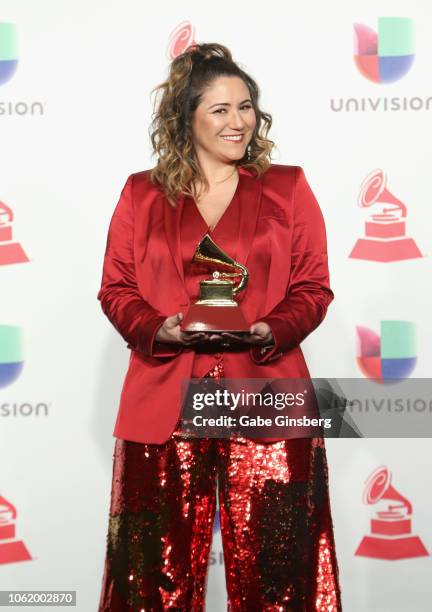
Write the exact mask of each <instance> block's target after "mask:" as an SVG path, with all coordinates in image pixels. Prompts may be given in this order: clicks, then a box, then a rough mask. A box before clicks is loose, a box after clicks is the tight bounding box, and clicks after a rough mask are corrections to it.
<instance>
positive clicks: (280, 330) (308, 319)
mask: <svg viewBox="0 0 432 612" xmlns="http://www.w3.org/2000/svg"><path fill="white" fill-rule="evenodd" d="M296 174H297V176H296V181H295V187H294V195H293V212H292V218H291V222H292V253H291V262H289V265H290V266H291V274H290V281H289V285H288V289H287V293H286V297H285V298H284V299H283V300H282V301H281V302H279V304H277V305H276V306H275V308H273V310H272V311H271V312H269V313H268V315H267V316H265V317H263V318H260V319H258V321H265V322H266V323H268V325H269V326H270V328H271V330H272V333H273V338H274V345H272V346H270V347H262V348H261V347H257V346H254V347H252V348H251V356H252V359H253V360H254V361H255V362H256V363H266V362H268V361H273V360H275V359H278V358H279V357H280V356H281V355H282V354H283V353H284V352H286V351H289V350H291V349H293V348H294V347H295V346H298V345H299V344H300V343H301V342H302V341H303V340H304V339H305V338H306V337H307V336H308V335H309V334H310V333H311V332H312V331H313V330H314V329H315V328H316V327H318V325H319V324H320V323H321V321H322V320H323V319H324V317H325V314H326V312H327V308H328V305H329V304H330V302H331V301H332V300H333V297H334V295H333V292H332V290H331V289H330V281H329V270H328V261H327V240H326V230H325V225H324V219H323V215H322V213H321V210H320V207H319V205H318V202H317V200H316V198H315V196H314V194H313V193H312V190H311V188H310V187H309V185H308V182H307V180H306V177H305V175H304V172H303V170H302V168H297V171H296Z"/></svg>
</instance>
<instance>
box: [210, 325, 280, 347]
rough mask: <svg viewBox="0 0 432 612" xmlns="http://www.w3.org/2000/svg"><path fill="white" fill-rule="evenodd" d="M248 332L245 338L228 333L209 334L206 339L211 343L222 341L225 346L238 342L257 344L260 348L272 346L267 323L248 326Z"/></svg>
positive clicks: (270, 333) (272, 342)
mask: <svg viewBox="0 0 432 612" xmlns="http://www.w3.org/2000/svg"><path fill="white" fill-rule="evenodd" d="M249 331H250V336H246V337H244V336H239V335H236V334H231V333H229V332H222V333H221V334H210V336H209V338H208V339H209V340H210V341H211V342H214V341H222V342H225V343H227V344H237V343H239V342H242V343H246V344H257V345H261V346H271V345H272V344H274V338H273V334H272V330H271V328H270V325H268V323H265V322H264V321H258V322H257V323H254V324H253V325H251V326H250V328H249Z"/></svg>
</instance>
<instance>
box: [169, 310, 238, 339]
mask: <svg viewBox="0 0 432 612" xmlns="http://www.w3.org/2000/svg"><path fill="white" fill-rule="evenodd" d="M180 329H181V330H182V331H183V332H186V333H194V334H195V333H197V332H214V333H223V332H230V333H233V334H244V335H249V325H248V324H247V321H246V319H245V318H244V316H243V313H242V311H241V309H240V308H239V307H238V306H235V307H233V306H204V305H202V304H193V305H192V306H191V307H190V309H189V311H188V312H187V314H186V316H185V318H184V319H183V321H182V324H181V326H180Z"/></svg>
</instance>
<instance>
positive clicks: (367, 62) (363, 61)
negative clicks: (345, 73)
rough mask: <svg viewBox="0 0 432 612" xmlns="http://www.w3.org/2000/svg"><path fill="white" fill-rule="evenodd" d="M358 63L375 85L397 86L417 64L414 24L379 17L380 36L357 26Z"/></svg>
mask: <svg viewBox="0 0 432 612" xmlns="http://www.w3.org/2000/svg"><path fill="white" fill-rule="evenodd" d="M354 61H355V64H356V66H357V68H358V70H359V72H360V73H361V74H362V75H363V76H364V77H366V78H367V79H369V81H372V82H373V83H393V82H394V81H398V80H399V79H401V78H402V77H403V76H405V74H406V73H407V72H408V71H409V70H410V68H411V66H412V64H413V62H414V21H413V19H408V18H406V17H379V19H378V32H376V31H375V30H373V29H372V28H370V27H369V26H366V25H363V24H361V23H355V24H354Z"/></svg>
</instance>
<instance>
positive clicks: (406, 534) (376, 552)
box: [355, 466, 429, 561]
mask: <svg viewBox="0 0 432 612" xmlns="http://www.w3.org/2000/svg"><path fill="white" fill-rule="evenodd" d="M390 483H391V473H390V471H389V470H388V469H387V468H386V467H385V466H381V467H379V468H377V469H376V470H375V471H374V472H372V474H371V475H370V476H369V478H368V479H367V481H366V485H365V489H364V493H363V501H364V503H365V504H378V503H380V502H382V500H390V503H386V502H383V503H381V504H380V505H379V506H378V510H377V511H376V513H375V517H374V518H372V519H371V535H367V536H364V538H363V539H362V541H361V542H360V545H359V547H358V548H357V550H356V552H355V554H356V555H357V556H359V557H373V558H374V559H387V560H391V561H394V560H396V559H410V558H412V557H428V556H429V553H428V551H427V550H426V548H425V547H424V546H423V543H422V541H421V540H420V538H419V536H416V535H412V532H411V515H412V511H413V508H412V505H411V503H410V502H409V501H408V500H407V499H406V497H403V495H401V494H400V493H398V491H396V489H394V488H393V487H392V486H391V484H390ZM391 502H396V503H391Z"/></svg>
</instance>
